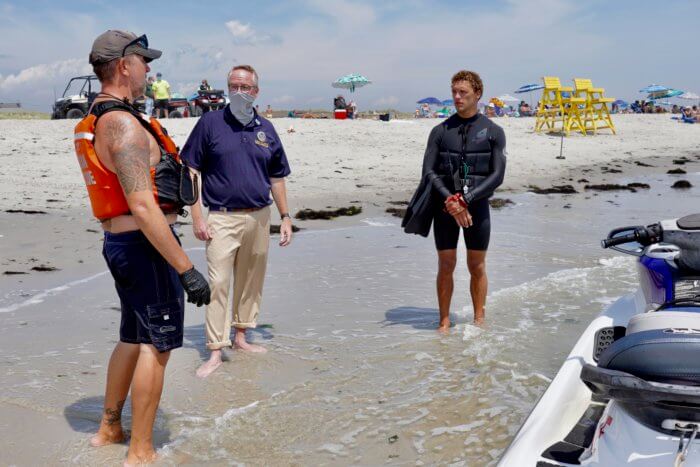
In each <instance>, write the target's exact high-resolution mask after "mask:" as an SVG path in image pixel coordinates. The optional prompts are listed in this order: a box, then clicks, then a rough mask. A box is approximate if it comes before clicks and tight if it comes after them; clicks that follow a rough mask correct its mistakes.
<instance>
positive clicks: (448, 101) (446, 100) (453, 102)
mask: <svg viewBox="0 0 700 467" xmlns="http://www.w3.org/2000/svg"><path fill="white" fill-rule="evenodd" d="M442 105H455V101H454V100H453V99H445V100H444V101H442Z"/></svg>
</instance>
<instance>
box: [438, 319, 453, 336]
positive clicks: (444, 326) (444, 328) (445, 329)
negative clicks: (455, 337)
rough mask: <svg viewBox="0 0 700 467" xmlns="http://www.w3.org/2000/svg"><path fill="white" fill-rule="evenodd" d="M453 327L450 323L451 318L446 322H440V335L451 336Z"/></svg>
mask: <svg viewBox="0 0 700 467" xmlns="http://www.w3.org/2000/svg"><path fill="white" fill-rule="evenodd" d="M451 325H452V323H450V320H449V318H448V319H445V320H440V325H439V326H438V328H437V332H439V333H440V334H449V333H450V326H451Z"/></svg>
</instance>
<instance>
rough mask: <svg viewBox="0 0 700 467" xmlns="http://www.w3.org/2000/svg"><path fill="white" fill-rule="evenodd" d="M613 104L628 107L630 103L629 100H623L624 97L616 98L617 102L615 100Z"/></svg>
mask: <svg viewBox="0 0 700 467" xmlns="http://www.w3.org/2000/svg"><path fill="white" fill-rule="evenodd" d="M613 104H615V105H616V106H618V107H627V106H629V104H628V103H627V102H625V101H623V100H622V99H618V100H616V101H615V102H613Z"/></svg>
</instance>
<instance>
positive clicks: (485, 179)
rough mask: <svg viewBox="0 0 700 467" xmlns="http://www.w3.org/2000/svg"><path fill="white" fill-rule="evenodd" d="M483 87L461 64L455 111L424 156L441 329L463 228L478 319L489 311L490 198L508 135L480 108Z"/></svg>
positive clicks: (455, 82)
mask: <svg viewBox="0 0 700 467" xmlns="http://www.w3.org/2000/svg"><path fill="white" fill-rule="evenodd" d="M483 89H484V87H483V84H482V82H481V78H480V77H479V75H478V74H476V73H474V72H473V71H465V70H462V71H459V72H458V73H456V74H455V75H454V76H453V77H452V98H453V99H454V105H455V109H456V110H457V113H456V114H454V115H453V116H451V117H450V118H448V119H447V120H445V121H444V122H442V123H440V124H439V125H437V126H436V127H435V128H433V130H432V131H431V133H430V137H429V138H428V145H427V148H426V150H425V156H424V159H423V177H427V179H428V180H430V183H431V184H432V189H433V216H434V217H433V236H434V237H435V246H436V248H437V252H438V273H437V296H438V304H439V308H440V324H439V327H438V330H439V331H441V332H446V331H447V330H448V329H449V327H450V302H451V301H452V291H453V289H454V281H453V273H454V270H455V266H456V265H457V243H458V241H459V232H460V230H462V231H463V234H464V240H465V243H466V245H467V266H468V268H469V274H470V275H471V283H470V286H469V291H470V292H471V298H472V304H473V306H474V323H475V324H481V323H483V322H484V317H485V305H486V292H487V289H488V279H487V277H486V251H487V249H488V246H489V237H490V234H491V218H490V213H489V200H488V199H489V197H490V196H491V195H492V194H493V192H494V190H495V189H496V188H498V186H500V184H501V183H503V176H504V174H505V168H506V155H505V147H506V137H505V134H504V133H503V129H501V127H499V126H498V125H496V124H495V123H493V121H491V120H489V119H488V118H486V117H485V116H484V115H481V114H479V112H478V110H477V103H478V102H479V99H480V98H481V96H482V93H483Z"/></svg>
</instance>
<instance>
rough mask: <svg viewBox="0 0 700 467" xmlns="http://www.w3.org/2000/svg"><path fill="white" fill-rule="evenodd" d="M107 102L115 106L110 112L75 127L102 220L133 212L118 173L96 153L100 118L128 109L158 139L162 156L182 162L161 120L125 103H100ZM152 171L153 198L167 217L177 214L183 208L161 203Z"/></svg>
mask: <svg viewBox="0 0 700 467" xmlns="http://www.w3.org/2000/svg"><path fill="white" fill-rule="evenodd" d="M107 103H109V104H112V103H114V104H113V105H108V106H107V108H106V110H103V111H101V112H100V111H98V112H96V113H89V114H88V115H87V116H86V117H85V118H83V119H82V120H81V121H80V122H79V123H78V124H77V125H76V126H75V132H74V143H75V153H76V155H77V156H78V164H80V170H81V171H82V173H83V178H84V179H85V185H86V186H87V191H88V195H89V196H90V204H91V205H92V213H93V215H94V216H95V217H96V218H97V219H99V220H100V221H105V220H107V219H111V218H113V217H117V216H121V215H124V214H129V212H130V211H129V205H128V204H127V202H126V197H125V196H124V190H122V187H121V184H120V183H119V178H118V177H117V174H115V173H114V172H112V171H111V170H109V169H108V168H107V167H105V166H104V164H102V162H101V161H100V159H99V157H97V152H96V151H95V145H94V141H95V126H96V125H97V119H98V118H99V117H100V116H101V115H103V114H104V113H106V112H108V111H112V110H124V111H127V112H129V113H131V114H132V115H134V116H135V117H136V118H137V119H139V121H140V122H141V124H142V125H144V128H146V129H147V130H148V131H149V132H150V133H151V134H152V135H153V137H154V138H155V139H156V142H157V143H158V146H159V148H160V150H161V154H162V153H167V154H168V155H170V156H171V157H173V158H174V159H175V160H176V161H177V162H178V163H179V162H180V155H179V154H178V148H177V146H176V145H175V143H174V142H173V140H172V139H171V138H170V136H168V134H167V132H166V130H165V129H164V128H163V127H162V126H161V125H160V123H159V122H158V120H156V119H155V118H153V117H151V118H150V119H147V118H146V116H145V115H142V114H139V113H138V112H136V111H135V110H133V109H131V108H130V107H128V106H127V105H126V104H124V103H122V102H118V101H104V102H100V104H107ZM95 107H96V108H99V104H97V105H95ZM150 172H151V185H152V186H153V196H154V197H155V200H156V203H158V204H159V206H160V208H161V210H162V211H163V212H164V213H166V214H167V213H172V212H177V211H178V210H179V209H180V207H179V206H176V205H175V204H173V203H163V202H160V200H159V197H158V189H157V186H156V168H155V167H151V169H150Z"/></svg>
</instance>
